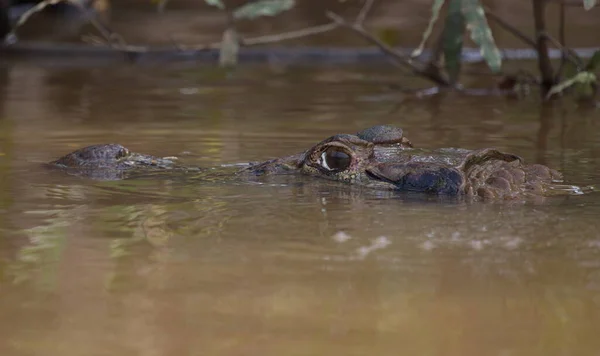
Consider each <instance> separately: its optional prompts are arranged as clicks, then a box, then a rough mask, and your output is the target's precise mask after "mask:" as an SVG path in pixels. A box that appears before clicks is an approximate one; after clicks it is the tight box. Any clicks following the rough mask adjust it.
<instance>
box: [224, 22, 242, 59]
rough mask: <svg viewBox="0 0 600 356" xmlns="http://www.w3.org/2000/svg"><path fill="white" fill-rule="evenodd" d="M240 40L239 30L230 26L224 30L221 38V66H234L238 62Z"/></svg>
mask: <svg viewBox="0 0 600 356" xmlns="http://www.w3.org/2000/svg"><path fill="white" fill-rule="evenodd" d="M239 51H240V42H239V38H238V34H237V31H236V30H235V29H234V28H228V29H226V30H225V32H223V38H222V39H221V50H220V52H219V65H220V66H221V67H233V66H235V65H236V64H237V60H238V53H239Z"/></svg>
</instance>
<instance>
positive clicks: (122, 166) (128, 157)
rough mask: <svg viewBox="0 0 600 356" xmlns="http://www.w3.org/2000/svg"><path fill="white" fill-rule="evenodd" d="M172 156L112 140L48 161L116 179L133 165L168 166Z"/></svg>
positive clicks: (73, 170)
mask: <svg viewBox="0 0 600 356" xmlns="http://www.w3.org/2000/svg"><path fill="white" fill-rule="evenodd" d="M171 158H172V157H165V158H160V157H154V156H151V155H146V154H141V153H135V152H131V151H130V150H129V149H127V148H125V147H123V146H121V145H119V144H115V143H109V144H100V145H92V146H87V147H83V148H80V149H78V150H76V151H73V152H71V153H69V154H67V155H64V156H62V157H61V158H59V159H57V160H55V161H52V162H50V163H49V165H50V166H51V167H58V168H61V169H64V170H65V171H66V172H68V173H70V174H74V175H80V176H85V177H89V178H93V179H100V180H117V179H124V178H127V177H128V176H129V172H131V171H132V169H133V168H157V169H161V168H169V167H171V166H172V165H173V164H174V162H173V161H172V159H171Z"/></svg>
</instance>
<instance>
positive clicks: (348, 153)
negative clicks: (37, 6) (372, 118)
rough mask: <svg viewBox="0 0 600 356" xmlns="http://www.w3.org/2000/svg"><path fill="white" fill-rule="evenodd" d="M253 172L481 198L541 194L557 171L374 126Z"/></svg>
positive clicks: (492, 152)
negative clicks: (427, 145)
mask: <svg viewBox="0 0 600 356" xmlns="http://www.w3.org/2000/svg"><path fill="white" fill-rule="evenodd" d="M248 170H249V171H251V172H253V173H254V174H258V175H262V174H284V173H296V172H301V173H303V174H307V175H310V176H315V177H321V178H326V179H330V180H335V181H340V182H346V183H350V184H354V185H360V186H365V187H369V188H375V189H389V190H399V191H414V192H425V193H433V194H444V195H469V196H480V197H484V198H507V199H510V198H516V197H520V196H523V195H526V194H533V195H544V194H545V193H547V191H548V190H550V189H552V187H553V186H554V185H556V184H557V183H558V182H559V181H560V179H561V178H562V177H561V174H560V173H558V172H557V171H555V170H552V169H550V168H548V167H546V166H543V165H538V164H532V165H527V164H524V163H523V160H522V159H521V158H520V157H518V156H515V155H512V154H508V153H503V152H500V151H497V150H495V149H489V148H486V149H480V150H465V149H458V148H447V149H438V150H425V149H417V148H413V147H412V144H411V143H410V141H409V140H408V139H407V138H406V137H404V135H403V131H402V129H400V128H396V127H393V126H375V127H371V128H369V129H366V130H364V131H361V132H359V133H357V134H355V135H348V134H342V135H335V136H331V137H329V138H327V139H326V140H324V141H322V142H320V143H318V144H317V145H315V146H313V147H312V148H310V149H309V150H307V151H305V152H303V153H301V154H297V155H294V156H290V157H285V158H281V159H275V160H272V161H268V162H264V163H260V164H257V165H255V166H252V167H250V168H248Z"/></svg>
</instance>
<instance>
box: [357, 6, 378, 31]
mask: <svg viewBox="0 0 600 356" xmlns="http://www.w3.org/2000/svg"><path fill="white" fill-rule="evenodd" d="M374 2H375V0H365V4H364V5H363V7H362V9H360V13H359V14H358V16H356V20H355V22H354V23H355V24H356V25H360V26H362V25H363V23H364V22H365V19H366V18H367V15H368V14H369V11H371V8H372V7H373V3H374Z"/></svg>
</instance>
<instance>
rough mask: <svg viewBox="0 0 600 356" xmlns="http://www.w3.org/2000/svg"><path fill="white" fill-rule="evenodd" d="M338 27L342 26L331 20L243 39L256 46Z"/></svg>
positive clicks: (246, 43) (247, 43) (244, 41)
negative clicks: (293, 29)
mask: <svg viewBox="0 0 600 356" xmlns="http://www.w3.org/2000/svg"><path fill="white" fill-rule="evenodd" d="M338 27H340V25H339V24H338V23H335V22H331V23H328V24H325V25H319V26H313V27H307V28H303V29H301V30H296V31H289V32H283V33H278V34H274V35H266V36H260V37H254V38H248V39H244V40H243V41H242V43H243V44H244V45H245V46H254V45H259V44H265V43H272V42H279V41H285V40H293V39H296V38H302V37H307V36H312V35H318V34H320V33H325V32H329V31H331V30H335V29H336V28H338Z"/></svg>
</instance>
